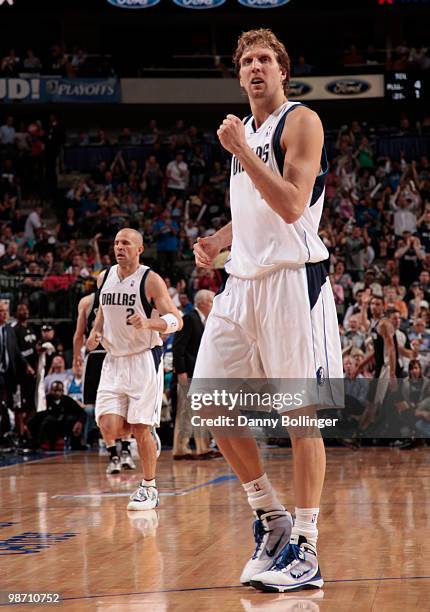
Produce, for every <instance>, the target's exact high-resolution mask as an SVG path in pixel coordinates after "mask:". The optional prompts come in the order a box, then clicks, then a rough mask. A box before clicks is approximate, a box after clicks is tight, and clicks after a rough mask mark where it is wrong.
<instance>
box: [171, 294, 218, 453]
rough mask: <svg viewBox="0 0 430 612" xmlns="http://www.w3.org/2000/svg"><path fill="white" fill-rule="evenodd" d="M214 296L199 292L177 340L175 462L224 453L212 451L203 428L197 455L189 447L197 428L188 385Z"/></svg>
mask: <svg viewBox="0 0 430 612" xmlns="http://www.w3.org/2000/svg"><path fill="white" fill-rule="evenodd" d="M213 298H214V293H213V292H211V291H205V290H203V291H198V292H197V293H196V295H195V298H194V309H193V310H191V312H190V313H189V314H186V315H185V316H184V326H183V328H182V330H181V331H180V332H178V333H177V334H175V338H174V340H173V367H174V369H175V371H176V375H177V380H178V404H177V410H176V421H175V433H174V442H173V459H175V460H182V459H213V458H215V457H220V456H221V453H219V452H218V451H213V450H211V448H210V446H209V437H208V433H207V432H206V431H201V428H198V429H195V430H194V439H195V442H196V455H193V454H192V452H191V449H190V447H189V440H190V437H191V435H192V431H193V428H192V426H191V414H190V412H191V409H190V405H189V400H188V398H187V386H188V383H189V380H190V379H191V378H192V376H193V372H194V365H195V362H196V358H197V353H198V350H199V346H200V340H201V338H202V335H203V331H204V326H205V323H206V319H207V317H208V315H209V313H210V311H211V309H212V303H213Z"/></svg>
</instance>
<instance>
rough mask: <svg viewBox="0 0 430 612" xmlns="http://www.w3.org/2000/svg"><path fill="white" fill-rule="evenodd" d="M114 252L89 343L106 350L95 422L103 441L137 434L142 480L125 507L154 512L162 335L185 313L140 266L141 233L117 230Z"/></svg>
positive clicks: (175, 327)
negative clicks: (154, 434)
mask: <svg viewBox="0 0 430 612" xmlns="http://www.w3.org/2000/svg"><path fill="white" fill-rule="evenodd" d="M114 251H115V257H116V261H117V262H118V263H117V265H115V266H112V267H111V268H109V269H108V270H106V272H105V273H104V275H103V278H102V280H101V285H100V288H99V293H100V305H99V309H98V312H97V316H96V319H95V321H94V325H93V328H92V330H91V333H90V335H89V338H88V341H87V348H88V350H90V351H93V350H95V349H96V348H97V346H98V345H99V343H100V342H101V343H102V344H103V346H104V347H105V349H106V351H107V355H106V357H105V360H104V362H103V367H102V374H101V378H100V384H99V387H98V390H97V398H96V421H97V424H98V425H99V427H100V430H101V432H102V435H103V438H104V439H105V440H116V439H117V438H122V437H127V436H128V435H129V434H130V433H132V434H133V435H134V437H135V438H136V440H137V446H138V449H139V455H140V458H141V462H142V468H143V480H142V482H141V484H140V485H139V487H138V489H137V490H136V491H135V492H134V493H133V494H132V495H131V497H130V502H129V504H128V506H127V507H128V509H129V510H151V509H153V508H155V507H156V506H158V504H159V497H158V491H157V488H156V483H155V467H156V461H157V454H156V444H155V441H154V438H153V436H152V435H151V428H152V427H154V426H158V425H159V424H160V423H159V421H160V411H161V402H162V394H163V365H162V363H161V362H162V359H161V356H162V341H161V338H160V333H173V332H175V331H178V330H179V329H181V328H182V317H181V314H180V312H179V311H178V309H177V308H176V306H175V305H174V304H173V302H172V299H171V297H170V296H169V294H168V291H167V287H166V285H165V283H164V281H163V279H162V278H161V277H160V276H159V275H158V274H155V272H152V271H151V270H150V268H148V267H147V266H143V265H140V264H139V258H140V254H141V253H142V252H143V241H142V236H141V235H140V234H139V232H137V231H136V230H133V229H129V228H126V229H122V230H121V231H120V232H118V234H117V235H116V237H115V243H114ZM100 276H101V275H100ZM152 304H154V306H155V308H154V307H153V306H152ZM155 309H156V310H155ZM160 315H161V316H160Z"/></svg>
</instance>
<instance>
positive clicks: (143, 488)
mask: <svg viewBox="0 0 430 612" xmlns="http://www.w3.org/2000/svg"><path fill="white" fill-rule="evenodd" d="M159 504H160V498H159V496H158V490H157V487H148V486H147V485H144V484H142V483H141V484H140V485H139V487H138V488H137V489H136V491H135V492H134V493H133V494H132V495H130V501H129V502H128V506H127V510H154V508H157V506H158V505H159Z"/></svg>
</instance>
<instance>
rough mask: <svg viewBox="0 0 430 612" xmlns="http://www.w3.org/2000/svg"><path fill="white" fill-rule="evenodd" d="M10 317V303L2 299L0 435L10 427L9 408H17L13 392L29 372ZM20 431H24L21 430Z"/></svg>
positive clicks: (0, 323)
mask: <svg viewBox="0 0 430 612" xmlns="http://www.w3.org/2000/svg"><path fill="white" fill-rule="evenodd" d="M8 319H9V305H8V304H7V302H4V301H0V416H1V418H0V437H3V436H4V434H5V433H6V432H8V431H9V429H10V420H9V413H8V410H12V409H14V408H15V406H14V402H13V394H14V393H15V391H16V388H17V385H18V383H19V381H20V379H21V378H22V375H23V374H24V373H25V372H27V362H26V361H25V359H24V357H23V356H22V355H21V351H20V350H19V347H18V344H17V341H16V335H15V332H14V330H13V328H12V327H11V326H10V325H9V324H8ZM19 433H20V434H23V433H24V432H23V430H21V431H19Z"/></svg>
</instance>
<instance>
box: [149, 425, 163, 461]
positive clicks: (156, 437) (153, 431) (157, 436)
mask: <svg viewBox="0 0 430 612" xmlns="http://www.w3.org/2000/svg"><path fill="white" fill-rule="evenodd" d="M151 433H152V436H153V438H154V440H155V444H156V446H157V459H158V457H159V456H160V454H161V440H160V436H159V435H158V433H157V430H156V429H155V427H153V428H152V429H151Z"/></svg>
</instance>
